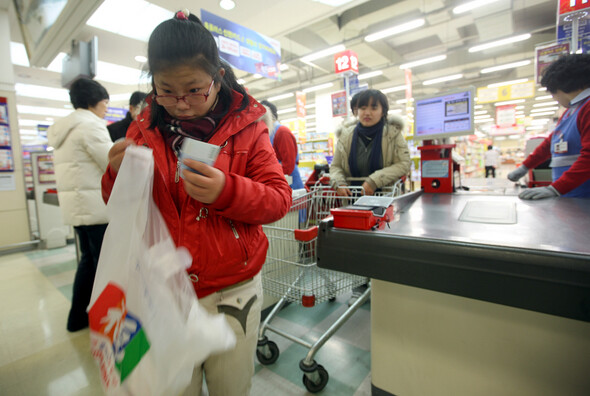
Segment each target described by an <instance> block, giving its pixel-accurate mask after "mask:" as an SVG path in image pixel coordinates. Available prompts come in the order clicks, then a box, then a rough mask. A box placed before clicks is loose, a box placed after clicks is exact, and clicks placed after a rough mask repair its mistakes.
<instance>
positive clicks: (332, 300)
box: [328, 297, 336, 302]
mask: <svg viewBox="0 0 590 396" xmlns="http://www.w3.org/2000/svg"><path fill="white" fill-rule="evenodd" d="M328 301H330V302H334V301H336V297H330V298H329V299H328Z"/></svg>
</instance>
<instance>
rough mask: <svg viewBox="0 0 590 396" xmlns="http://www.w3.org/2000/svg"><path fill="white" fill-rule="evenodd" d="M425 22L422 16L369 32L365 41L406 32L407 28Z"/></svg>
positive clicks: (421, 24) (417, 26) (418, 25)
mask: <svg viewBox="0 0 590 396" xmlns="http://www.w3.org/2000/svg"><path fill="white" fill-rule="evenodd" d="M425 23H426V20H425V19H424V18H420V19H414V20H413V21H410V22H406V23H402V24H401V25H397V26H393V27H390V28H389V29H385V30H381V31H380V32H377V33H373V34H369V35H368V36H366V37H365V41H367V42H369V43H370V42H373V41H377V40H380V39H382V38H385V37H389V36H393V35H394V34H398V33H402V32H406V31H408V30H412V29H416V28H419V27H420V26H423V25H424V24H425Z"/></svg>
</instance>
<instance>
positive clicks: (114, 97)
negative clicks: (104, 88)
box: [109, 92, 133, 102]
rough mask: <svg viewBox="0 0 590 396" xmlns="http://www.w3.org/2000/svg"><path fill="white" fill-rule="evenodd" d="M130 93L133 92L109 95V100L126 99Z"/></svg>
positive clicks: (118, 100)
mask: <svg viewBox="0 0 590 396" xmlns="http://www.w3.org/2000/svg"><path fill="white" fill-rule="evenodd" d="M132 94H133V92H129V93H122V94H115V95H109V100H110V101H111V102H121V101H128V100H129V98H130V97H131V95H132Z"/></svg>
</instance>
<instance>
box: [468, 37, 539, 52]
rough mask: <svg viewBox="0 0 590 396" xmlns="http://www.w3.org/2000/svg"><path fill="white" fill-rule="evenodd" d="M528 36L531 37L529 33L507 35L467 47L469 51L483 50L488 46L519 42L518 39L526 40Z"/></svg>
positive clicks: (488, 47)
mask: <svg viewBox="0 0 590 396" xmlns="http://www.w3.org/2000/svg"><path fill="white" fill-rule="evenodd" d="M530 38H531V35H530V33H526V34H521V35H518V36H513V37H507V38H504V39H501V40H497V41H492V42H489V43H486V44H480V45H476V46H475V47H471V48H469V52H478V51H483V50H487V49H490V48H495V47H500V46H503V45H508V44H512V43H516V42H519V41H524V40H528V39H530Z"/></svg>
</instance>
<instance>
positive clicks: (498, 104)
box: [494, 99, 526, 106]
mask: <svg viewBox="0 0 590 396" xmlns="http://www.w3.org/2000/svg"><path fill="white" fill-rule="evenodd" d="M524 102H526V100H524V99H514V100H506V101H504V102H496V103H494V106H505V105H510V104H516V103H524Z"/></svg>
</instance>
